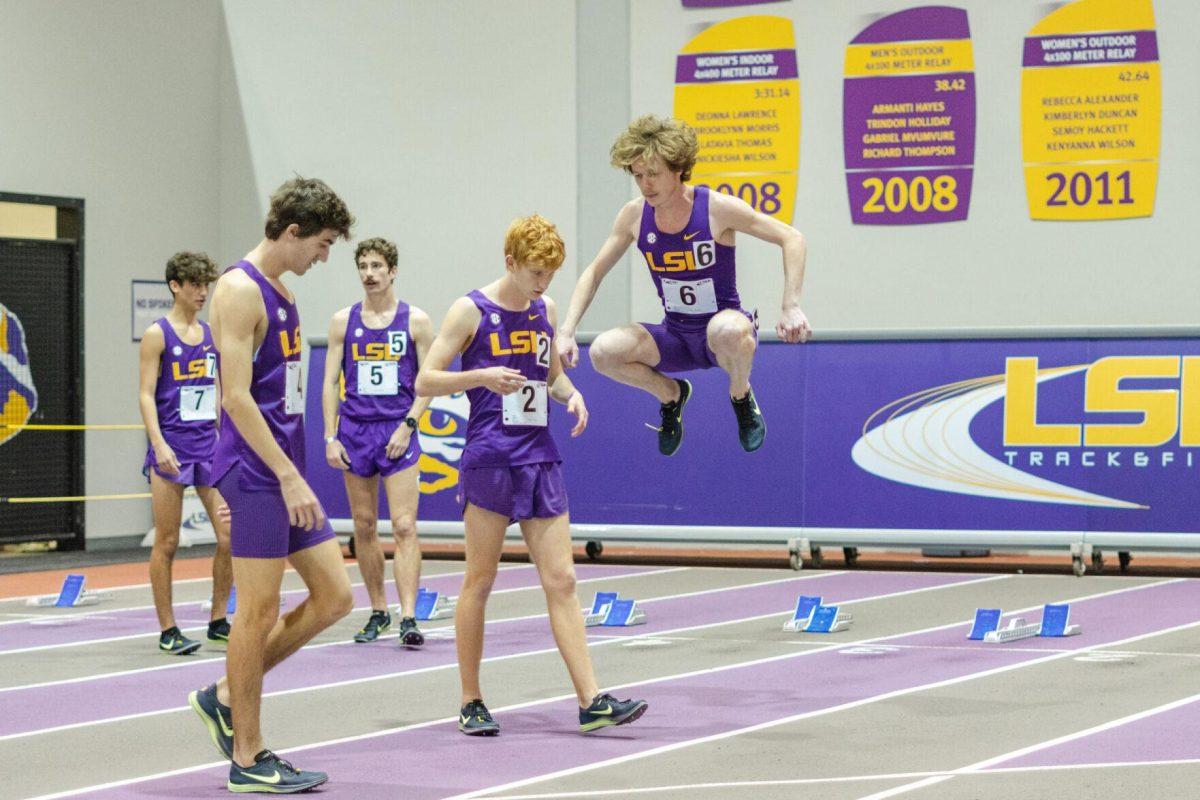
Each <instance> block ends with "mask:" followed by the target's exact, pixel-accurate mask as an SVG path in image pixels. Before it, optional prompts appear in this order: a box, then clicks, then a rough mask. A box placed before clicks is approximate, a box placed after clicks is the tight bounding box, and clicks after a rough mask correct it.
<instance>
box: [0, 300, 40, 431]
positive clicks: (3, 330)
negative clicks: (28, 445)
mask: <svg viewBox="0 0 1200 800" xmlns="http://www.w3.org/2000/svg"><path fill="white" fill-rule="evenodd" d="M37 406H38V394H37V389H36V388H35V387H34V385H33V372H32V371H31V370H30V368H29V348H28V347H27V346H26V344H25V328H24V326H22V325H21V320H19V319H17V315H16V314H14V313H12V312H11V311H9V310H8V309H7V308H5V307H4V304H3V303H0V422H3V423H5V424H6V425H24V424H25V423H26V422H28V421H29V418H30V417H31V416H33V412H34V411H37ZM18 433H20V429H19V428H17V429H13V428H0V444H3V443H4V442H6V441H8V440H9V439H11V438H12V437H14V436H16V435H17V434H18Z"/></svg>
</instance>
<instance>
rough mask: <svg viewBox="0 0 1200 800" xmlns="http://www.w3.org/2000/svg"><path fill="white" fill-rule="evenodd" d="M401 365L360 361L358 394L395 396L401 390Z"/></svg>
mask: <svg viewBox="0 0 1200 800" xmlns="http://www.w3.org/2000/svg"><path fill="white" fill-rule="evenodd" d="M398 367H399V364H398V363H397V362H395V361H359V362H358V393H359V394H361V395H369V394H370V395H394V394H396V392H397V390H398V388H399V379H398V375H399V374H400V373H399V370H398Z"/></svg>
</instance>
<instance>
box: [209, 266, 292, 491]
mask: <svg viewBox="0 0 1200 800" xmlns="http://www.w3.org/2000/svg"><path fill="white" fill-rule="evenodd" d="M234 269H240V270H242V271H243V272H245V273H246V274H247V275H249V276H250V277H251V278H252V279H253V280H254V282H255V283H257V284H258V289H259V291H260V292H261V293H262V299H263V306H264V307H265V308H266V312H267V333H266V336H264V337H263V341H262V344H261V345H260V346H259V348H258V351H257V352H256V353H255V354H254V364H253V372H252V375H251V379H250V395H251V396H252V397H253V398H254V402H255V403H256V404H257V405H258V408H259V410H260V411H261V412H262V415H263V419H265V420H266V421H267V427H268V428H270V430H271V434H272V435H273V436H274V437H275V441H276V442H278V443H279V446H280V447H281V448H283V452H284V453H286V454H287V456H288V458H290V459H291V460H292V463H294V464H295V465H296V467H297V468H298V469H299V470H300V472H301V473H303V472H304V416H303V414H304V381H303V379H302V376H301V374H300V314H299V313H298V312H297V311H296V305H295V303H291V302H289V301H288V300H287V298H285V297H284V296H283V295H282V294H280V293H279V290H278V289H276V288H275V287H274V286H272V285H271V283H270V281H268V280H267V279H266V277H265V276H264V275H263V274H262V273H261V272H259V271H258V269H257V268H256V267H255V266H254V265H253V264H251V263H250V262H249V261H245V260H243V261H239V262H238V263H237V264H235V265H234V266H232V267H230V268H229V269H228V270H226V272H229V271H230V270H234ZM235 466H236V467H240V469H239V480H238V483H239V486H240V488H241V489H242V490H244V491H248V492H254V491H265V490H278V488H279V481H278V480H276V478H275V473H273V472H271V470H270V468H269V467H268V466H267V465H266V464H264V463H263V461H262V459H260V458H259V457H258V454H256V453H255V452H254V450H253V448H251V447H250V445H249V444H247V443H246V441H245V439H243V438H242V436H241V434H239V433H238V430H237V428H236V427H234V424H233V420H231V419H230V418H229V415H228V414H226V413H224V412H222V413H221V430H220V436H219V437H218V439H217V450H216V456H215V458H214V460H213V475H214V477H215V479H216V480H218V481H219V480H220V479H221V478H222V477H224V475H225V473H227V472H228V471H229V470H230V469H232V468H234V467H235Z"/></svg>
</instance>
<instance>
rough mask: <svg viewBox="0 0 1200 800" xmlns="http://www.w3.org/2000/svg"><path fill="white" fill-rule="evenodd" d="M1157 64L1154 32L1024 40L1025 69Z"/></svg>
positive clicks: (1079, 35) (1124, 32) (1066, 35)
mask: <svg viewBox="0 0 1200 800" xmlns="http://www.w3.org/2000/svg"><path fill="white" fill-rule="evenodd" d="M1146 61H1158V36H1157V35H1156V34H1155V32H1154V31H1118V32H1113V33H1088V34H1061V35H1058V36H1029V37H1027V38H1026V39H1025V57H1024V60H1023V61H1022V66H1025V67H1077V66H1080V65H1084V64H1123V63H1135V62H1146Z"/></svg>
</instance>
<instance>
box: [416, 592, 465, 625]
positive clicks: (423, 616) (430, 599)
mask: <svg viewBox="0 0 1200 800" xmlns="http://www.w3.org/2000/svg"><path fill="white" fill-rule="evenodd" d="M457 606H458V598H457V597H447V596H446V595H444V594H442V593H441V592H431V591H428V590H426V589H423V588H422V589H417V607H416V608H415V609H413V612H414V613H413V617H415V618H416V619H419V620H431V619H445V618H446V617H452V616H454V609H455V608H456V607H457Z"/></svg>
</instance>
